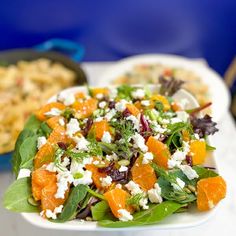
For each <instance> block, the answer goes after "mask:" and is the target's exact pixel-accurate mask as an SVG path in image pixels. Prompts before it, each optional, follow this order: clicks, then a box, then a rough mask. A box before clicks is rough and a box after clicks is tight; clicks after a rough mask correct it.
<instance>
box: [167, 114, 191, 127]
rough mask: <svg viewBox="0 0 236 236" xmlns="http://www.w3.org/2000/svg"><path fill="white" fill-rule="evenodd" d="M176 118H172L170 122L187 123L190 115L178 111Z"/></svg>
mask: <svg viewBox="0 0 236 236" xmlns="http://www.w3.org/2000/svg"><path fill="white" fill-rule="evenodd" d="M176 115H177V116H176V117H174V118H171V119H170V121H171V123H172V124H174V123H179V122H187V121H188V118H189V114H188V113H187V112H185V111H177V112H176Z"/></svg>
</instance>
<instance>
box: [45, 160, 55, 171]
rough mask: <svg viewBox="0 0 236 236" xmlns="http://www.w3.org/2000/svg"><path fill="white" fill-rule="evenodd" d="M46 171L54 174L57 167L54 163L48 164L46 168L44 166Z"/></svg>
mask: <svg viewBox="0 0 236 236" xmlns="http://www.w3.org/2000/svg"><path fill="white" fill-rule="evenodd" d="M46 170H48V171H50V172H56V171H57V167H56V165H55V163H54V162H50V163H49V164H48V165H47V166H46Z"/></svg>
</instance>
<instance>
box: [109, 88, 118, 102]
mask: <svg viewBox="0 0 236 236" xmlns="http://www.w3.org/2000/svg"><path fill="white" fill-rule="evenodd" d="M117 93H118V91H117V89H116V88H110V89H109V96H110V98H111V99H114V98H116V97H117Z"/></svg>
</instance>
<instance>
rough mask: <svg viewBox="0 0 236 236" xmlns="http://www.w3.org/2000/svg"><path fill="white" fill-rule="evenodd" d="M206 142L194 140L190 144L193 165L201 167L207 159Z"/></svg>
mask: <svg viewBox="0 0 236 236" xmlns="http://www.w3.org/2000/svg"><path fill="white" fill-rule="evenodd" d="M206 154H207V152H206V142H205V141H204V140H193V141H192V142H191V143H190V151H189V155H191V156H192V160H193V165H201V164H203V163H204V162H205V159H206Z"/></svg>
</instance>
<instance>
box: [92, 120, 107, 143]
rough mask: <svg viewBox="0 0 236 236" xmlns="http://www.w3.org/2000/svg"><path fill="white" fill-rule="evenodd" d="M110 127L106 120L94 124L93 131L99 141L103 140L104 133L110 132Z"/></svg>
mask: <svg viewBox="0 0 236 236" xmlns="http://www.w3.org/2000/svg"><path fill="white" fill-rule="evenodd" d="M109 130H110V127H109V124H108V122H107V121H106V120H101V121H97V122H95V123H94V124H93V126H92V128H91V131H92V132H94V133H95V137H96V139H97V140H99V141H100V140H101V139H102V136H103V134H104V132H106V131H107V132H109Z"/></svg>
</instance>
